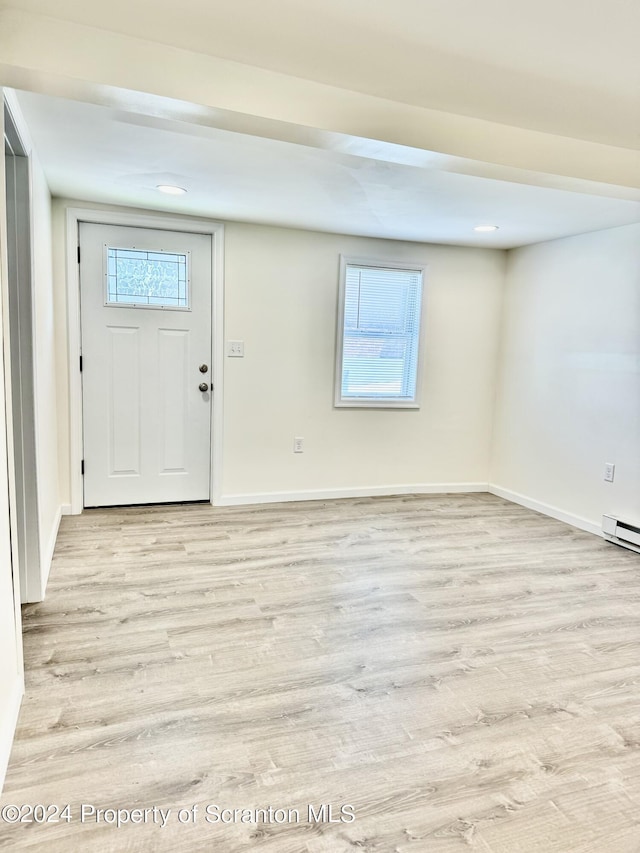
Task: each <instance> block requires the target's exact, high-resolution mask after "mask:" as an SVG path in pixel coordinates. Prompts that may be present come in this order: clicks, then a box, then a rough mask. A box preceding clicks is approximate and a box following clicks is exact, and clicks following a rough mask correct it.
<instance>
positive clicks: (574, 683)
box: [0, 494, 640, 853]
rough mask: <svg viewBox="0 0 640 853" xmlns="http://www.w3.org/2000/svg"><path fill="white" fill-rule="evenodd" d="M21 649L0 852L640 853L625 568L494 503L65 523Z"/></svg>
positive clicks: (126, 514)
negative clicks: (223, 816)
mask: <svg viewBox="0 0 640 853" xmlns="http://www.w3.org/2000/svg"><path fill="white" fill-rule="evenodd" d="M24 629H25V658H26V666H27V695H26V698H25V701H24V705H23V708H22V713H21V717H20V722H19V730H18V733H17V737H16V741H15V746H14V749H13V754H12V758H11V763H10V768H9V772H8V776H7V780H6V784H5V789H4V792H3V794H2V797H1V798H0V814H3V812H2V811H1V807H2V806H6V805H9V804H16V805H18V806H20V805H22V804H31V805H32V806H35V805H36V804H44V805H49V804H57V805H59V806H61V807H62V806H64V805H65V804H67V803H68V804H70V821H69V822H66V821H65V820H62V821H60V822H58V823H43V824H38V823H19V824H15V825H9V824H7V823H6V822H4V823H2V822H0V850H2V851H4V850H10V851H21V850H28V851H38V853H40V851H44V853H54V851H55V852H56V853H57V851H61V853H75V851H90V853H93V851H100V853H120V851H123V853H124V851H159V853H163V851H172V853H183V851H184V853H187V851H188V852H189V853H193V851H205V850H206V851H216V852H217V853H245V851H254V850H255V851H258V853H346V851H350V852H351V853H353V851H365V853H391V851H395V853H453V851H474V852H475V851H478V853H638V851H640V557H639V556H638V555H635V554H633V553H631V552H628V551H624V550H623V549H620V548H617V547H615V546H613V545H608V544H606V543H604V542H603V541H601V540H599V539H598V538H596V537H594V536H591V535H589V534H586V533H582V532H580V531H577V530H575V529H573V528H571V527H567V526H565V525H563V524H561V523H559V522H556V521H553V520H551V519H548V518H545V517H543V516H540V515H538V514H536V513H533V512H530V511H529V510H526V509H523V508H522V507H519V506H515V505H513V504H510V503H507V502H506V501H503V500H501V499H499V498H497V497H494V496H491V495H486V494H480V495H456V496H428V497H414V496H410V497H398V498H368V499H354V500H342V501H326V502H314V503H298V504H281V505H273V504H272V505H266V506H260V507H241V508H221V509H218V508H216V509H214V508H212V507H209V506H204V505H194V506H176V507H155V508H129V509H113V510H92V511H87V512H85V513H84V514H83V515H82V516H79V517H73V518H65V519H63V523H62V527H61V531H60V536H59V540H58V544H57V548H56V552H55V558H54V565H53V569H52V574H51V580H50V587H49V594H48V597H47V600H46V601H45V602H44V603H42V604H38V605H29V606H27V607H25V609H24ZM81 804H85V806H86V807H93V808H95V809H103V810H108V809H124V810H129V811H128V812H122V813H121V820H124V819H125V817H127V816H128V817H129V818H130V819H132V818H133V819H135V818H140V822H138V823H132V822H131V820H130V822H128V823H126V824H124V825H122V826H120V827H119V828H118V827H117V826H115V825H113V824H111V823H108V822H106V821H107V819H109V818H112V817H113V818H114V819H115V815H113V816H112V813H111V812H109V811H105V812H104V813H103V814H102V815H101V816H100V820H96V815H95V814H92V813H90V812H86V811H85V820H84V822H82V821H81V812H80V809H81ZM321 804H326V805H329V804H330V805H332V806H333V810H332V815H331V816H332V817H333V819H334V821H335V820H337V819H338V818H339V816H340V814H341V813H340V809H341V807H342V806H352V807H353V812H354V814H355V819H354V820H353V821H352V822H347V821H348V818H349V815H350V811H349V810H348V809H346V810H345V812H343V813H342V814H343V817H344V818H345V822H340V821H339V820H338V822H328V821H327V818H328V813H327V812H326V811H325V812H324V814H323V815H321V816H322V817H323V818H324V821H319V822H314V820H313V819H311V820H310V819H309V817H312V818H313V815H311V816H310V815H309V813H308V806H309V805H312V806H313V807H314V808H315V810H316V814H317V813H318V811H319V808H320V805H321ZM194 805H197V806H198V812H197V814H196V818H195V821H194V820H193V817H192V816H193V811H192V808H193V806H194ZM208 805H209V806H217V807H219V808H220V809H222V808H228V809H246V810H255V809H258V808H262V809H265V810H266V809H268V807H269V806H271V807H272V809H274V810H275V809H282V810H284V811H287V810H296V809H297V811H298V819H297V820H296V814H295V812H293V811H292V812H291V814H290V815H287V817H288V818H289V820H288V822H277V818H278V817H279V816H280V817H282V816H283V815H279V814H278V813H277V812H276V813H272V815H271V817H270V815H269V813H268V812H265V813H264V814H263V815H261V814H259V813H258V814H254V813H252V812H251V811H248V812H240V813H239V814H237V815H236V819H235V822H230V823H222V822H220V821H219V822H208V821H207V814H206V809H207V806H208ZM154 807H155V809H156V811H153V809H154ZM134 809H147V810H148V811H147V812H146V813H145V812H139V813H138V812H133V813H132V812H131V810H134ZM160 809H162V810H163V812H164V813H165V814H166V825H165V826H164V827H162V826H161V825H160V823H161V822H162V817H161V815H160V812H159V810H160ZM180 809H185V810H189V811H184V812H181V813H180V814H179V812H180ZM167 810H170V812H169V813H168V814H167ZM216 813H217V812H215V811H214V810H213V809H210V813H209V820H210V821H211V820H213V818H215V815H216ZM23 814H24V813H23ZM4 815H5V817H8V818H9V819H11V818H12V815H13V811H12V810H11V809H9V810H8V811H6V810H5V812H4ZM49 815H50V816H53V813H52V812H49ZM180 815H181V816H182V818H183V819H185V818H186V821H185V822H184V823H181V822H180V819H179V817H180ZM25 816H26V817H29V815H28V814H25ZM39 816H40V817H41V815H39ZM242 816H244V817H245V818H247V817H248V818H250V819H251V820H254V819H255V820H254V822H251V823H243V822H242ZM227 817H229V815H227ZM274 818H275V819H274ZM154 821H156V822H154Z"/></svg>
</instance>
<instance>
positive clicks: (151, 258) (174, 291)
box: [107, 248, 189, 308]
mask: <svg viewBox="0 0 640 853" xmlns="http://www.w3.org/2000/svg"><path fill="white" fill-rule="evenodd" d="M107 302H108V303H114V304H119V305H127V304H128V305H154V306H158V307H164V308H188V307H189V293H188V287H187V256H186V255H181V254H176V253H171V252H145V251H140V250H133V249H116V248H109V249H108V250H107Z"/></svg>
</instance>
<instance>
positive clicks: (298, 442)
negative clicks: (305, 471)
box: [293, 436, 304, 453]
mask: <svg viewBox="0 0 640 853" xmlns="http://www.w3.org/2000/svg"><path fill="white" fill-rule="evenodd" d="M293 452H294V453H304V438H300V436H296V437H295V438H294V439H293Z"/></svg>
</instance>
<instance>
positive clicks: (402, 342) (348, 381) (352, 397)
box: [335, 258, 424, 408]
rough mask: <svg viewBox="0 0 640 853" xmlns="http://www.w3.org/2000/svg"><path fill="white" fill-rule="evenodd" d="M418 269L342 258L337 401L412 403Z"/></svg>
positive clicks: (414, 400) (417, 347)
mask: <svg viewBox="0 0 640 853" xmlns="http://www.w3.org/2000/svg"><path fill="white" fill-rule="evenodd" d="M423 269H424V268H423V267H421V266H404V265H403V266H396V265H394V264H386V263H374V262H358V261H354V260H350V259H346V258H342V263H341V276H340V306H339V308H340V316H339V324H338V353H337V355H338V359H337V370H336V400H335V404H336V406H371V407H373V406H405V407H413V408H417V405H418V403H417V386H418V365H419V363H420V360H419V351H420V318H421V308H422V279H423Z"/></svg>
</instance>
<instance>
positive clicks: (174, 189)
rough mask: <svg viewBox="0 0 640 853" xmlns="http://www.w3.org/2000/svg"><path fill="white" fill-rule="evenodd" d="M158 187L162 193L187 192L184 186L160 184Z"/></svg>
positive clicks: (179, 193) (177, 193)
mask: <svg viewBox="0 0 640 853" xmlns="http://www.w3.org/2000/svg"><path fill="white" fill-rule="evenodd" d="M156 189H157V190H160V192H161V193H167V195H184V194H185V193H186V190H185V189H184V187H172V186H170V185H169V184H158V186H157V187H156Z"/></svg>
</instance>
